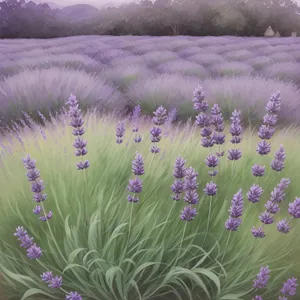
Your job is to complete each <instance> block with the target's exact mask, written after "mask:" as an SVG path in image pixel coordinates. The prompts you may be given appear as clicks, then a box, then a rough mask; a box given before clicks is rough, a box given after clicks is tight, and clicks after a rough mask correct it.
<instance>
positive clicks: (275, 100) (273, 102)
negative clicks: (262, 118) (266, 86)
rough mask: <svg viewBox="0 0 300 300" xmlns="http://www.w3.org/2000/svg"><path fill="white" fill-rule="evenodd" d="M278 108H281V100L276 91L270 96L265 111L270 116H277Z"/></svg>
mask: <svg viewBox="0 0 300 300" xmlns="http://www.w3.org/2000/svg"><path fill="white" fill-rule="evenodd" d="M280 108H281V98H280V92H279V91H278V92H276V93H274V94H273V95H271V98H270V100H269V102H268V103H267V106H266V110H267V111H268V112H269V113H270V114H277V113H278V112H279V111H280Z"/></svg>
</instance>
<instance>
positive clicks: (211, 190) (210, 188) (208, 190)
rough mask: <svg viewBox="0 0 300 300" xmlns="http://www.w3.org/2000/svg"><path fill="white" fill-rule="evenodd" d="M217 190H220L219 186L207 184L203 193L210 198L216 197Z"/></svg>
mask: <svg viewBox="0 0 300 300" xmlns="http://www.w3.org/2000/svg"><path fill="white" fill-rule="evenodd" d="M217 190H218V188H217V185H216V184H215V183H214V182H212V181H211V182H210V183H207V184H206V187H205V189H204V190H203V191H204V193H205V194H206V195H208V196H214V195H216V193H217Z"/></svg>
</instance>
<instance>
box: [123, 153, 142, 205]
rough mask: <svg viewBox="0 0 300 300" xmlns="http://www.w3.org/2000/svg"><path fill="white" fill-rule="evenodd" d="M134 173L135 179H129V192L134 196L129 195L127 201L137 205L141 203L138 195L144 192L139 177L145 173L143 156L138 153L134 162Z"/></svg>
mask: <svg viewBox="0 0 300 300" xmlns="http://www.w3.org/2000/svg"><path fill="white" fill-rule="evenodd" d="M132 173H133V174H134V175H136V177H135V178H134V179H129V184H128V186H127V190H128V191H129V192H130V193H133V195H132V196H131V195H128V196H127V200H128V201H129V202H134V203H136V202H138V201H139V197H137V196H136V194H139V193H141V192H142V190H143V182H142V180H141V179H140V178H139V177H138V176H140V175H143V174H144V173H145V171H144V160H143V157H142V155H141V154H139V153H136V156H135V160H133V161H132Z"/></svg>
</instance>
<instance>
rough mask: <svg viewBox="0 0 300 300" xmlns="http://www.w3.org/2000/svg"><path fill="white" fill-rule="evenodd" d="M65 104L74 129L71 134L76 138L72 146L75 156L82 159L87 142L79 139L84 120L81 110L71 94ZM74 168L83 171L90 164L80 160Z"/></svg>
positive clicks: (82, 131)
mask: <svg viewBox="0 0 300 300" xmlns="http://www.w3.org/2000/svg"><path fill="white" fill-rule="evenodd" d="M66 104H68V105H69V116H70V118H71V122H70V125H71V126H72V127H73V128H74V129H73V132H72V133H73V135H75V136H76V137H77V138H76V140H75V142H74V144H73V146H74V148H75V149H76V152H75V155H76V156H82V157H83V156H85V155H86V154H87V149H86V145H87V142H86V141H84V140H83V139H82V138H81V136H82V135H83V134H84V132H85V131H84V127H83V123H84V120H83V119H82V116H81V110H80V109H79V103H78V100H77V99H76V96H74V95H73V94H71V96H70V98H69V100H68V101H67V103H66ZM76 166H77V170H85V169H87V168H88V167H89V166H90V164H89V161H88V160H85V161H83V160H82V161H80V162H79V163H77V164H76Z"/></svg>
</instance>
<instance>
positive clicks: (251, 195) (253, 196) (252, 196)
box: [247, 184, 264, 203]
mask: <svg viewBox="0 0 300 300" xmlns="http://www.w3.org/2000/svg"><path fill="white" fill-rule="evenodd" d="M263 192H264V190H263V189H262V188H261V187H260V186H259V185H257V184H253V185H252V186H251V187H250V190H249V192H248V193H247V197H248V200H249V201H250V202H252V203H257V202H259V198H260V197H261V195H262V193H263Z"/></svg>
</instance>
